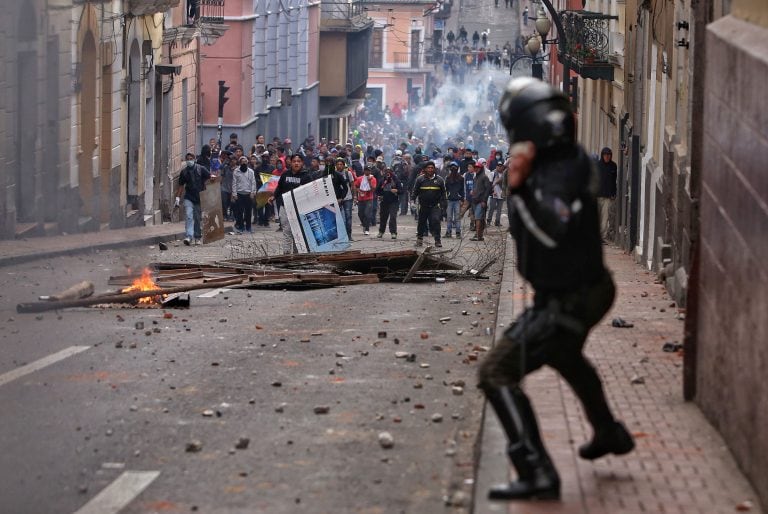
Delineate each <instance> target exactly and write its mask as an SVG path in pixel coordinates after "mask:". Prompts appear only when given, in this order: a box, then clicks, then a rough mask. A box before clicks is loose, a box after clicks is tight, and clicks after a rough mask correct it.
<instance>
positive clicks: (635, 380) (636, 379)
mask: <svg viewBox="0 0 768 514" xmlns="http://www.w3.org/2000/svg"><path fill="white" fill-rule="evenodd" d="M629 383H630V384H632V385H639V384H645V377H641V376H640V375H633V376H632V378H631V379H630V380H629Z"/></svg>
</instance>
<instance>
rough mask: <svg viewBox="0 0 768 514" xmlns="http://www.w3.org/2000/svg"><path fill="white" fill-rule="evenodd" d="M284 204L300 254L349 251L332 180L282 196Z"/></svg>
mask: <svg viewBox="0 0 768 514" xmlns="http://www.w3.org/2000/svg"><path fill="white" fill-rule="evenodd" d="M283 203H284V205H285V213H286V215H287V217H288V223H289V224H290V225H291V231H292V232H293V240H294V241H295V242H296V248H297V249H298V251H299V253H310V252H338V251H343V250H346V249H347V248H349V237H348V236H347V229H346V226H345V225H344V218H343V214H342V212H341V207H340V206H339V203H338V202H337V201H336V193H335V192H334V190H333V182H332V181H331V177H325V178H320V179H317V180H314V181H312V182H310V183H309V184H304V185H303V186H299V187H297V188H296V189H294V190H292V191H289V192H287V193H285V194H283Z"/></svg>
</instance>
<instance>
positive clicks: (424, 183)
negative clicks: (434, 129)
mask: <svg viewBox="0 0 768 514" xmlns="http://www.w3.org/2000/svg"><path fill="white" fill-rule="evenodd" d="M411 199H412V200H413V201H414V202H416V201H418V203H419V222H418V226H417V229H416V246H422V245H423V244H424V234H425V233H426V232H427V225H429V232H430V234H432V235H433V236H435V246H436V247H438V248H440V247H441V246H443V245H442V243H441V242H440V235H441V232H440V230H441V229H440V217H441V214H442V209H445V208H446V207H447V203H448V199H447V196H446V194H445V181H444V180H443V179H442V178H441V177H439V176H437V175H436V174H435V163H434V162H432V161H426V162H425V163H424V166H423V168H422V174H421V175H419V177H418V178H417V179H416V182H415V183H414V184H413V191H412V192H411Z"/></svg>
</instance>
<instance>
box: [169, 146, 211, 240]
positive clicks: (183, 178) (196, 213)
mask: <svg viewBox="0 0 768 514" xmlns="http://www.w3.org/2000/svg"><path fill="white" fill-rule="evenodd" d="M184 160H185V165H184V168H183V169H182V170H181V172H180V173H179V188H178V189H177V191H176V206H179V203H180V201H181V195H182V193H183V194H184V212H185V215H186V216H185V220H186V221H185V225H184V233H185V235H186V237H185V238H184V244H185V245H187V246H189V245H190V244H192V241H193V240H194V242H195V244H198V243H199V242H200V239H202V237H203V229H202V226H201V218H202V211H201V209H200V192H201V191H204V190H205V183H206V182H207V181H208V180H209V179H210V178H211V174H210V172H209V171H208V168H206V167H204V166H200V165H199V164H196V163H195V154H193V153H189V152H188V153H187V154H186V156H185V157H184Z"/></svg>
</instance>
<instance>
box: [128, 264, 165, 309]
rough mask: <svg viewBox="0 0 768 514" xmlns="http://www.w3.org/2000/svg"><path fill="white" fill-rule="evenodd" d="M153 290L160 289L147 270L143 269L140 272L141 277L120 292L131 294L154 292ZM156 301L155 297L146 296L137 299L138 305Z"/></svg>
mask: <svg viewBox="0 0 768 514" xmlns="http://www.w3.org/2000/svg"><path fill="white" fill-rule="evenodd" d="M155 289H160V287H158V285H157V284H155V281H154V280H152V272H151V271H150V270H149V268H144V270H143V271H142V272H141V277H140V278H137V279H136V280H134V281H133V284H131V286H129V287H126V288H125V289H123V290H122V291H121V292H123V293H133V292H137V291H154V290H155ZM158 296H159V295H158ZM157 301H159V300H158V297H157V296H147V297H145V298H140V299H139V303H156V302H157Z"/></svg>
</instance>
